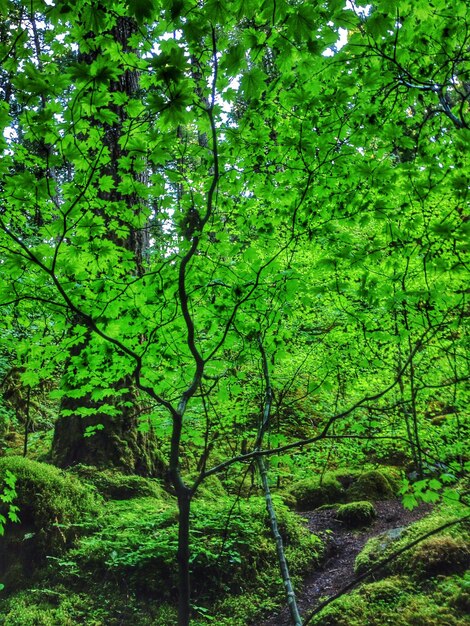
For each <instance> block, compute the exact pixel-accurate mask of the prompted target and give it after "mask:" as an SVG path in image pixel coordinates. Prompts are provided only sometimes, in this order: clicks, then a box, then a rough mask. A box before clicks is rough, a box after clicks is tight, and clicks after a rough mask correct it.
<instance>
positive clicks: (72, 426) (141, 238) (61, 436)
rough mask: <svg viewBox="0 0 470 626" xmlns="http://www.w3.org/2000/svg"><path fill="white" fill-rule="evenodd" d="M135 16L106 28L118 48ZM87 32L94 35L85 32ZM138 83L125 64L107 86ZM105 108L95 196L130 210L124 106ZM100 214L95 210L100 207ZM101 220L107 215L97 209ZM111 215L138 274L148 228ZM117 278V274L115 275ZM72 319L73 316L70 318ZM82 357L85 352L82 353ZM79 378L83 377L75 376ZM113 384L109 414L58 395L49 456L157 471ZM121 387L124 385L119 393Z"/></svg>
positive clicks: (126, 400) (133, 405)
mask: <svg viewBox="0 0 470 626" xmlns="http://www.w3.org/2000/svg"><path fill="white" fill-rule="evenodd" d="M136 29H137V26H136V24H135V22H134V21H133V20H131V19H129V18H126V17H119V18H117V21H116V24H115V25H114V27H113V29H112V31H111V33H112V35H113V37H114V39H115V40H116V42H117V43H119V44H120V45H121V47H122V50H123V51H124V52H128V51H130V46H129V43H128V42H129V38H130V37H131V36H132V35H133V34H134V33H135V32H136ZM89 37H90V38H93V37H94V34H93V33H90V35H89ZM99 54H100V50H99V49H98V50H94V51H93V52H87V53H86V54H83V53H79V59H80V60H81V61H82V62H87V63H90V64H91V63H92V62H93V61H95V60H96V59H97V58H98V57H99ZM138 88H139V74H138V72H137V71H135V70H129V69H126V70H125V71H124V72H123V73H122V74H121V75H120V76H119V77H118V78H117V79H114V80H111V82H110V86H109V89H110V91H111V92H120V93H124V94H126V95H127V96H129V97H130V96H132V95H133V94H135V93H136V92H137V90H138ZM109 109H110V110H111V111H112V112H113V113H114V114H115V115H116V116H117V120H116V121H115V122H113V123H109V124H108V123H103V122H99V121H94V120H92V124H93V125H96V126H99V127H100V128H101V129H102V130H103V143H104V144H105V145H106V147H107V148H108V150H109V161H108V163H106V164H105V165H103V166H102V167H101V168H100V174H101V175H102V176H104V175H106V176H111V177H112V178H113V180H114V183H115V188H114V189H112V190H111V191H109V192H103V191H100V192H99V193H98V197H99V198H100V199H102V200H107V201H109V203H110V204H111V203H117V202H124V203H125V204H126V206H127V207H129V208H130V209H131V210H132V212H133V213H134V214H138V213H139V212H140V211H142V209H143V206H142V200H141V198H140V197H139V196H138V194H135V193H130V194H123V193H121V192H120V191H118V190H117V186H118V184H119V182H120V180H121V175H120V172H119V163H120V160H121V158H122V157H123V156H125V154H126V152H125V150H123V148H122V147H121V144H120V139H122V136H123V132H124V131H123V125H124V123H125V121H126V119H127V112H126V110H125V107H124V106H123V105H117V104H111V105H109ZM130 174H131V175H132V177H133V178H134V179H135V180H136V181H139V182H144V180H145V176H146V174H145V173H144V174H141V173H136V172H132V171H131V172H130ZM100 215H101V212H100ZM102 217H103V218H104V220H105V222H106V221H109V220H110V219H111V218H110V217H109V216H107V215H106V211H104V212H103V215H102ZM113 219H114V220H116V219H117V220H118V221H122V224H123V226H127V231H128V235H127V236H118V235H116V234H115V233H113V231H112V230H110V231H109V234H106V235H105V237H106V238H108V239H110V240H111V241H112V242H113V243H114V244H115V245H116V246H119V247H121V248H124V249H126V250H129V251H130V252H132V255H133V258H134V263H135V273H136V275H137V276H141V275H142V274H143V272H144V263H145V254H146V250H147V249H148V245H149V236H148V230H147V229H146V228H145V227H144V228H140V229H135V228H133V227H129V224H126V222H125V221H123V220H121V218H120V217H119V216H113ZM118 278H122V277H120V276H118ZM76 321H77V323H78V320H76ZM89 341H90V336H89V334H87V335H85V337H84V340H83V341H82V342H81V343H80V344H78V345H76V346H74V347H73V348H72V349H71V351H70V357H69V359H67V362H66V365H65V372H64V376H63V387H64V389H65V391H66V392H67V391H69V392H70V391H75V390H76V389H77V387H78V388H79V386H80V385H77V384H76V382H75V377H74V372H73V357H77V356H79V355H80V354H86V353H85V350H86V348H87V346H88V345H89ZM84 358H86V356H85V357H84ZM81 382H82V384H83V381H81ZM113 387H114V389H115V391H116V397H115V398H114V399H113V398H112V397H108V398H106V402H107V403H109V404H114V405H115V406H117V408H118V409H119V410H120V415H119V416H117V417H110V416H109V415H107V414H106V413H105V412H104V411H100V405H101V406H102V404H103V402H104V401H92V400H91V398H90V397H89V396H84V397H78V398H77V397H73V396H72V397H67V396H66V397H64V398H63V400H62V404H61V412H62V411H67V412H68V414H67V415H62V416H60V417H59V419H58V421H57V423H56V426H55V432H54V439H53V444H52V458H53V461H54V462H55V463H56V464H57V465H58V466H60V467H67V466H70V465H75V464H77V463H84V464H87V465H94V466H97V467H108V466H112V467H116V468H119V469H120V470H122V471H124V472H130V473H133V472H135V473H139V474H142V475H162V473H163V472H164V464H163V462H162V461H161V459H160V458H159V455H158V450H157V448H156V444H155V442H154V441H153V439H152V434H151V432H150V433H146V434H144V433H142V432H139V431H138V419H139V415H140V412H141V405H140V402H139V396H138V393H137V390H136V389H135V386H134V385H133V381H132V380H131V378H130V377H129V376H125V377H123V378H122V379H120V380H117V381H116V382H115V383H114V384H113ZM123 390H127V391H125V392H124V393H123ZM82 407H86V408H94V409H96V414H95V415H93V416H92V417H86V418H84V417H82V416H81V415H80V411H79V409H80V408H82ZM74 411H76V414H74ZM97 425H100V426H99V427H100V428H101V426H104V429H103V430H99V431H95V432H94V434H93V435H92V436H88V437H85V436H84V435H85V431H86V428H87V427H92V428H93V427H96V426H97Z"/></svg>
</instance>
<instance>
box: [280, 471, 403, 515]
mask: <svg viewBox="0 0 470 626" xmlns="http://www.w3.org/2000/svg"><path fill="white" fill-rule="evenodd" d="M399 487H400V475H399V473H398V472H397V471H396V470H395V469H394V468H383V469H380V470H368V471H365V472H361V471H359V470H350V469H339V470H335V471H333V472H326V473H325V474H324V475H323V476H322V477H313V478H307V479H305V480H300V481H297V482H295V483H294V484H293V485H292V486H291V488H290V490H289V494H290V497H291V500H292V501H293V502H296V503H297V508H298V510H300V511H308V510H311V509H316V508H318V507H320V506H323V505H327V504H335V503H341V502H357V501H360V500H362V501H364V500H372V501H375V500H389V499H391V498H394V497H395V496H396V494H397V493H398V490H399ZM286 502H287V500H286Z"/></svg>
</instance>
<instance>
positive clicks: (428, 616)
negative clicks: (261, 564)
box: [312, 575, 470, 626]
mask: <svg viewBox="0 0 470 626" xmlns="http://www.w3.org/2000/svg"><path fill="white" fill-rule="evenodd" d="M445 580H448V579H445ZM464 585H465V582H464V579H463V578H461V577H460V578H459V577H454V578H453V579H451V581H450V583H448V584H446V585H445V586H442V585H441V581H440V580H438V581H436V582H435V584H433V582H432V581H431V582H430V581H426V583H423V585H422V586H421V585H420V584H417V583H416V581H414V580H412V579H410V578H409V577H407V576H403V575H401V576H393V577H391V578H387V579H384V580H380V581H377V582H372V583H369V584H365V585H362V586H361V587H360V588H359V589H358V590H357V591H354V592H352V593H350V594H347V595H344V596H341V597H340V598H339V599H338V600H336V601H335V602H333V603H332V604H330V605H329V606H327V607H325V609H323V611H321V612H320V613H319V614H318V615H316V616H315V617H314V619H313V621H312V624H313V625H315V626H364V625H365V624H367V625H368V626H388V625H390V626H444V625H445V626H464V624H466V625H468V624H469V623H470V620H469V618H468V613H467V612H466V611H465V608H464V607H462V608H460V607H456V606H455V605H454V604H453V598H454V597H455V590H456V589H457V590H460V591H462V588H463V586H464Z"/></svg>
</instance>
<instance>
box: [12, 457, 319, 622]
mask: <svg viewBox="0 0 470 626" xmlns="http://www.w3.org/2000/svg"><path fill="white" fill-rule="evenodd" d="M5 463H6V461H5ZM8 463H9V464H10V465H11V464H13V465H14V466H15V473H16V474H18V475H21V476H22V477H23V473H24V471H25V470H24V468H25V467H26V468H28V472H26V473H27V474H28V477H29V478H28V481H25V480H24V479H23V478H22V479H21V483H20V482H19V484H21V485H22V487H21V493H22V494H23V492H24V493H33V492H34V489H35V487H34V485H35V484H36V487H38V488H39V490H40V493H41V502H42V504H41V506H39V503H38V504H37V507H36V508H34V507H33V508H32V509H31V510H30V509H27V508H26V501H25V499H24V497H23V495H22V496H21V498H22V500H21V506H23V507H24V512H25V514H26V510H28V520H29V521H30V522H31V523H32V524H36V526H38V525H42V526H44V527H47V524H49V522H50V521H51V519H53V515H55V514H57V515H59V517H60V519H61V520H62V521H64V522H65V521H67V522H68V523H69V522H70V523H73V524H76V525H77V526H78V527H80V532H79V533H76V534H75V535H74V536H73V538H72V540H71V541H70V542H68V543H67V544H66V545H64V546H63V549H61V550H60V551H55V550H53V549H51V545H50V544H48V543H47V542H46V543H45V544H44V549H45V554H46V557H47V558H46V559H45V560H44V561H43V562H41V566H40V567H38V570H37V572H36V576H35V579H34V587H33V590H31V589H28V587H29V585H28V581H27V579H26V578H25V577H19V579H18V580H17V581H15V584H13V585H11V586H10V585H6V588H5V590H4V591H3V592H2V593H1V595H0V624H1V625H4V626H20V625H21V626H38V625H40V626H69V625H70V626H72V625H75V624H79V623H84V624H87V626H104V625H105V624H106V626H108V625H109V626H113V625H115V626H118V625H121V624H127V623H129V624H130V623H132V624H133V625H134V626H147V625H150V624H152V625H154V624H159V625H160V626H174V624H175V623H176V617H175V603H176V596H177V591H176V568H175V562H176V547H177V510H176V506H175V502H174V499H173V498H172V497H171V495H170V494H169V493H168V492H167V491H166V490H165V486H164V485H163V483H161V482H160V481H157V480H152V479H146V478H142V477H137V476H128V475H124V474H120V473H118V472H110V471H106V470H103V471H96V470H95V471H92V470H91V469H90V468H86V467H81V468H76V469H75V471H74V472H68V473H64V472H62V471H60V470H57V469H56V468H54V467H52V466H50V465H47V464H44V463H37V462H32V461H25V460H23V459H19V460H18V459H17V460H14V458H13V457H9V460H8ZM15 464H16V465H15ZM10 465H9V466H10ZM16 470H18V471H16ZM43 485H45V486H44V488H43ZM46 487H47V488H46ZM209 487H210V488H211V489H212V490H215V492H216V494H217V498H214V497H206V496H207V494H206V493H205V491H204V490H202V491H201V493H200V494H199V497H198V498H195V499H194V501H193V506H192V536H191V541H192V562H191V567H192V573H193V599H194V604H195V606H196V608H195V617H194V622H193V623H194V624H199V623H200V624H206V623H208V621H210V618H211V616H213V619H215V616H217V623H218V624H220V625H221V626H224V625H225V626H229V625H230V626H242V625H243V626H245V625H246V623H247V621H246V620H247V619H248V617H249V616H253V618H255V617H256V615H259V614H260V612H262V611H263V610H264V611H267V610H269V609H271V608H272V607H273V606H274V605H275V603H276V602H280V601H281V600H282V595H283V590H282V584H281V582H280V580H279V575H278V566H277V559H276V553H275V548H274V544H273V541H272V539H271V537H270V530H269V527H268V525H267V523H266V511H265V504H264V501H263V499H262V498H260V497H252V498H249V499H237V498H236V497H234V496H229V495H228V494H227V493H226V492H225V491H224V490H223V487H222V485H221V484H220V482H218V481H217V483H216V484H211V485H209ZM209 487H207V486H206V490H207V489H208V488H209ZM25 489H26V491H24V490H25ZM28 490H29V491H28ZM78 496H80V497H81V502H82V504H81V505H79V503H78V500H77V501H75V499H74V498H75V497H78ZM211 496H213V494H212V493H211ZM85 504H86V506H85ZM276 505H277V511H278V516H279V526H280V529H281V532H282V535H283V538H284V542H285V547H286V553H287V556H288V559H289V562H290V566H291V570H292V574H293V576H294V578H295V579H297V581H300V577H301V576H302V575H303V573H304V572H305V571H307V570H308V569H310V568H312V567H314V566H315V563H316V562H318V561H319V558H320V555H321V551H322V543H321V541H320V540H319V539H317V538H316V537H315V536H314V535H311V534H310V533H309V532H308V530H307V529H306V527H305V524H304V523H303V520H301V518H299V517H298V516H297V515H296V514H295V513H293V512H292V511H290V510H289V509H288V508H287V507H286V506H285V505H284V504H283V503H282V501H281V500H280V499H279V498H277V502H276ZM74 507H75V508H74ZM80 507H81V508H80ZM30 508H31V505H30ZM65 508H67V509H69V508H71V509H72V510H75V511H76V512H75V513H74V514H73V515H74V516H75V517H73V519H72V518H70V519H68V518H66V517H65ZM55 509H57V510H55ZM62 509H64V514H63V515H62ZM90 512H92V515H91V519H90ZM71 515H72V514H71ZM51 516H52V517H51ZM85 520H88V521H86V522H85ZM51 523H52V522H51ZM52 525H53V526H54V524H53V523H52ZM10 527H11V528H14V529H15V532H16V533H17V534H18V533H19V534H20V535H21V534H23V535H24V534H25V533H27V532H28V530H29V526H27V527H26V526H23V525H22V524H19V525H10ZM1 541H4V540H0V542H1ZM250 619H251V617H250Z"/></svg>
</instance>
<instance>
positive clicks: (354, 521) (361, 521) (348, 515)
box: [336, 500, 377, 528]
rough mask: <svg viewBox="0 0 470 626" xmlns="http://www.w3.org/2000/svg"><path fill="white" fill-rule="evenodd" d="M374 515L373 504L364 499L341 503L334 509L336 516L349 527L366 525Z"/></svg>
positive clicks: (372, 519)
mask: <svg viewBox="0 0 470 626" xmlns="http://www.w3.org/2000/svg"><path fill="white" fill-rule="evenodd" d="M376 517H377V512H376V510H375V508H374V505H373V504H371V503H370V502H367V501H366V500H360V501H358V502H349V503H348V504H342V505H341V506H340V507H339V508H338V510H337V511H336V518H337V519H338V520H339V521H340V522H343V524H345V525H346V526H349V527H350V528H355V527H358V526H368V525H370V524H371V523H372V522H373V521H374V519H375V518H376Z"/></svg>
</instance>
